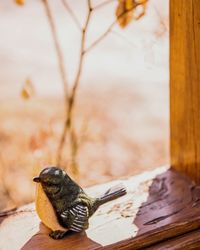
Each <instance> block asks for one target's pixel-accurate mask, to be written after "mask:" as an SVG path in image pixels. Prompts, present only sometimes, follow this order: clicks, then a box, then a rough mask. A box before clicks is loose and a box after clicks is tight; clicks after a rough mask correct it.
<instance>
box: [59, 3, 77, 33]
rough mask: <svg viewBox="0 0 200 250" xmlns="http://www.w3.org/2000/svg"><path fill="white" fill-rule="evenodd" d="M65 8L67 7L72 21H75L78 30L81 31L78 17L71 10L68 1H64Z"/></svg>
mask: <svg viewBox="0 0 200 250" xmlns="http://www.w3.org/2000/svg"><path fill="white" fill-rule="evenodd" d="M62 3H63V6H64V7H65V9H66V10H67V11H68V12H69V14H70V16H71V18H72V20H73V21H74V23H75V24H76V26H77V28H78V29H79V30H80V31H81V30H82V27H81V24H80V22H79V20H78V18H77V16H76V15H75V13H74V12H73V10H72V9H71V8H70V6H69V5H68V3H67V1H66V0H62Z"/></svg>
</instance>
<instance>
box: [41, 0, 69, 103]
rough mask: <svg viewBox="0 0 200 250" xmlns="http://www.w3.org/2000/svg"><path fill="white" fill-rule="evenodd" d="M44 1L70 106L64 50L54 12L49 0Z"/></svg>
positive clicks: (65, 95) (65, 93) (66, 101)
mask: <svg viewBox="0 0 200 250" xmlns="http://www.w3.org/2000/svg"><path fill="white" fill-rule="evenodd" d="M42 2H43V3H44V7H45V11H46V15H47V18H48V22H49V26H50V28H51V33H52V37H53V42H54V46H55V50H56V54H57V59H58V65H59V71H60V76H61V79H62V84H63V90H64V97H65V104H66V106H68V82H67V73H66V70H65V63H64V58H63V53H62V50H61V45H60V43H59V39H58V34H57V30H56V26H55V23H54V20H53V16H52V13H51V9H50V6H49V4H48V0H42Z"/></svg>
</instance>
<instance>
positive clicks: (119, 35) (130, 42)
mask: <svg viewBox="0 0 200 250" xmlns="http://www.w3.org/2000/svg"><path fill="white" fill-rule="evenodd" d="M111 33H112V34H114V35H115V36H118V37H119V38H120V39H122V40H123V41H125V42H126V43H127V44H129V45H130V46H131V47H133V48H135V47H136V44H134V43H133V42H132V41H130V40H129V39H127V38H126V37H125V36H123V35H122V34H121V33H119V32H117V31H116V30H111Z"/></svg>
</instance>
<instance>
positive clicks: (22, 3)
mask: <svg viewBox="0 0 200 250" xmlns="http://www.w3.org/2000/svg"><path fill="white" fill-rule="evenodd" d="M15 2H16V4H18V5H24V4H25V0H15Z"/></svg>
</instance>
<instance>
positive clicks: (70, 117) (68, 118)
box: [58, 0, 92, 172]
mask: <svg viewBox="0 0 200 250" xmlns="http://www.w3.org/2000/svg"><path fill="white" fill-rule="evenodd" d="M87 5H88V14H87V17H86V22H85V25H84V27H83V29H82V35H81V47H80V60H79V63H78V69H77V73H76V76H75V80H74V83H73V87H72V91H71V94H70V96H69V100H68V110H67V114H66V120H65V127H64V130H63V134H62V137H61V141H60V145H59V158H58V163H60V161H61V155H62V150H63V147H64V143H65V139H66V134H67V131H68V130H69V132H70V144H71V150H72V154H71V156H72V163H73V164H75V162H76V155H77V151H78V149H77V148H75V147H77V145H78V144H77V137H76V132H75V128H73V129H72V127H73V124H72V120H73V110H74V105H75V101H76V94H77V89H78V86H79V83H80V76H81V73H82V68H83V61H84V56H85V54H84V51H85V39H86V34H87V30H88V26H89V22H90V18H91V14H92V6H91V0H88V1H87ZM74 166H76V165H74ZM75 168H77V166H76V167H75ZM75 172H77V170H75Z"/></svg>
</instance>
